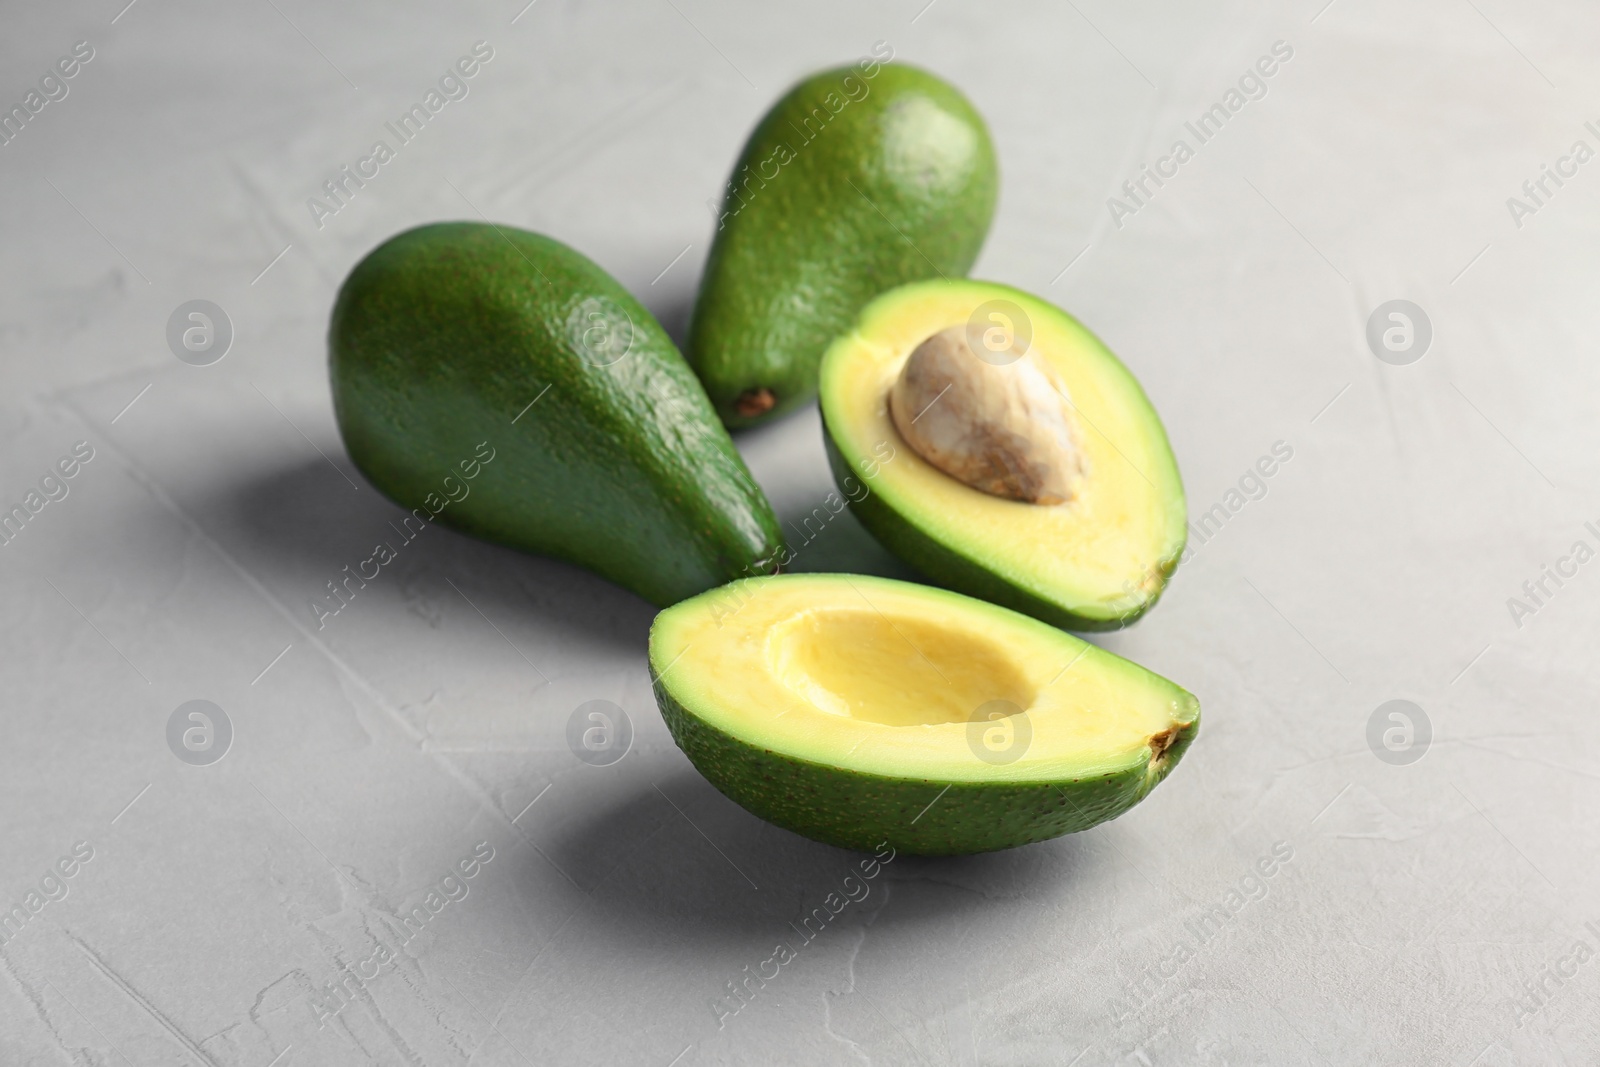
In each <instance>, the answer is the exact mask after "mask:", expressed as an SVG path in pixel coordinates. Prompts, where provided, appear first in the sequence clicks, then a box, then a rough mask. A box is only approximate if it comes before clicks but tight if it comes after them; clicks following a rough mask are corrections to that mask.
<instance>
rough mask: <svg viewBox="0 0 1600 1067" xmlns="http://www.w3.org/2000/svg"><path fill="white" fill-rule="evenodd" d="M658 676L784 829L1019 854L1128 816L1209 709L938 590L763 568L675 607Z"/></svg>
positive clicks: (724, 770)
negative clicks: (767, 573)
mask: <svg viewBox="0 0 1600 1067" xmlns="http://www.w3.org/2000/svg"><path fill="white" fill-rule="evenodd" d="M650 674H651V678H652V680H653V682H654V684H655V693H656V701H657V703H658V705H659V706H660V708H661V713H662V716H663V717H664V718H665V720H666V723H667V727H668V729H669V730H671V732H672V737H673V739H674V740H675V741H676V742H677V743H678V746H679V747H680V748H682V749H683V751H684V752H685V754H687V755H688V757H689V760H690V761H691V762H692V763H693V764H694V765H695V767H696V768H697V769H698V770H699V771H700V773H701V774H703V775H705V777H706V778H707V779H708V780H709V781H710V782H711V784H712V785H714V786H716V787H717V789H719V790H721V791H722V793H724V794H725V795H726V796H728V797H729V798H730V799H732V800H733V801H734V802H736V803H738V804H740V805H741V806H743V807H744V808H746V809H748V810H749V811H751V812H753V813H754V814H756V815H758V816H760V817H761V818H763V819H766V820H767V821H768V822H772V823H775V824H777V825H778V826H782V827H785V828H786V829H789V830H793V831H794V832H796V833H799V834H803V835H804V836H806V837H810V838H813V839H815V840H818V841H824V842H827V843H829V844H833V845H839V846H842V847H844V848H854V849H862V850H871V849H874V848H877V847H878V846H880V845H881V844H883V843H885V842H887V843H888V844H889V845H890V846H891V847H893V848H895V849H896V850H898V851H901V852H908V853H912V854H917V855H935V856H937V855H960V854H965V853H972V852H988V851H992V850H994V849H1001V848H1011V847H1013V846H1015V845H1022V844H1026V843H1028V842H1031V841H1043V840H1045V839H1047V838H1052V837H1056V836H1059V835H1061V834H1066V833H1072V832H1074V831H1078V830H1086V829H1088V828H1089V827H1091V826H1095V825H1096V824H1098V823H1101V822H1104V821H1106V820H1107V819H1112V818H1115V817H1116V816H1118V815H1120V814H1122V813H1123V812H1125V811H1127V810H1128V809H1129V808H1131V807H1133V805H1135V804H1136V803H1138V802H1139V801H1140V800H1141V799H1142V798H1143V797H1144V796H1145V795H1146V794H1147V793H1149V792H1150V790H1151V789H1153V788H1154V787H1155V785H1156V783H1158V782H1160V781H1161V780H1162V779H1163V778H1165V777H1166V776H1167V774H1168V773H1169V772H1170V771H1171V770H1172V768H1173V767H1174V766H1176V765H1177V762H1178V759H1179V758H1180V757H1181V756H1182V755H1183V752H1184V750H1185V749H1186V748H1188V746H1189V743H1190V742H1191V741H1192V740H1193V739H1194V736H1195V733H1196V731H1197V730H1198V729H1199V725H1200V705H1199V702H1198V701H1197V700H1195V698H1194V697H1193V696H1191V695H1190V694H1189V693H1187V692H1185V691H1184V690H1183V689H1181V688H1180V687H1178V686H1177V685H1174V684H1173V683H1172V682H1169V681H1167V680H1166V679H1165V678H1162V677H1160V676H1158V675H1156V674H1153V673H1151V672H1150V671H1147V670H1145V669H1144V668H1143V667H1140V666H1138V665H1137V664H1134V663H1130V662H1129V661H1128V660H1125V659H1122V658H1121V657H1119V656H1116V655H1113V654H1112V653H1110V652H1106V651H1105V650H1103V649H1100V648H1097V647H1095V646H1094V645H1090V644H1087V643H1085V642H1083V641H1081V640H1079V639H1078V638H1076V637H1073V636H1071V635H1069V634H1065V633H1063V632H1061V631H1060V630H1058V629H1055V628H1054V627H1051V626H1047V625H1045V624H1044V623H1041V622H1038V621H1036V620H1034V619H1031V618H1028V617H1026V616H1024V615H1020V614H1018V613H1016V612H1014V611H1010V610H1007V609H1006V608H1001V607H997V606H995V605H993V604H987V603H984V602H982V601H978V600H973V599H971V598H970V597H965V596H961V595H960V594H957V593H951V592H948V591H945V590H942V589H933V588H930V587H928V586H922V585H916V584H913V583H910V582H900V581H893V580H890V579H887V578H871V577H867V576H864V575H854V574H818V575H812V574H796V575H781V576H777V577H768V578H752V579H748V580H744V581H739V582H735V583H733V584H731V585H726V586H723V587H721V588H719V589H713V590H711V591H710V592H707V593H702V594H701V595H699V596H697V597H694V598H693V599H691V600H686V601H684V602H682V603H680V604H677V605H675V606H673V607H670V608H667V609H666V610H665V611H663V612H661V613H660V614H659V615H657V616H656V620H655V623H654V625H653V626H652V627H651V629H650Z"/></svg>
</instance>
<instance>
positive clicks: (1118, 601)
mask: <svg viewBox="0 0 1600 1067" xmlns="http://www.w3.org/2000/svg"><path fill="white" fill-rule="evenodd" d="M952 327H965V328H966V329H967V331H968V332H969V333H971V334H972V335H973V336H974V337H982V336H984V335H987V334H990V333H993V332H995V331H998V335H999V336H1003V337H1005V338H1007V339H1008V343H1011V340H1010V339H1014V341H1015V343H1016V344H1017V345H1018V346H1019V351H1021V350H1026V352H1027V357H1028V358H1030V359H1035V360H1041V361H1042V363H1043V366H1044V367H1046V368H1047V369H1048V372H1049V373H1050V374H1051V375H1052V376H1053V378H1054V379H1055V381H1057V382H1058V383H1059V389H1058V391H1059V393H1060V394H1061V401H1062V403H1063V405H1064V406H1063V411H1064V412H1065V416H1064V417H1065V418H1066V419H1067V420H1068V421H1069V422H1071V423H1072V424H1073V427H1074V435H1075V442H1074V444H1075V449H1076V456H1075V461H1076V463H1077V464H1078V465H1079V466H1081V474H1080V475H1079V476H1077V478H1076V482H1075V490H1076V491H1075V493H1074V495H1073V497H1072V499H1070V500H1068V501H1066V502H1065V503H1053V504H1040V503H1029V502H1025V501H1023V500H1017V499H1006V498H1004V497H1002V496H998V495H993V494H992V493H990V492H985V491H983V490H980V489H976V488H972V487H971V486H970V485H968V484H966V483H964V482H962V481H959V480H957V478H956V477H953V476H952V475H950V474H947V473H945V471H944V470H942V469H940V468H939V467H935V466H933V465H932V464H931V463H929V462H927V461H926V460H925V459H924V458H923V457H922V456H921V455H920V454H919V453H918V451H917V450H916V449H915V448H913V447H912V446H911V445H909V444H908V443H907V441H906V439H905V437H904V436H902V434H901V433H900V431H899V430H898V429H897V428H896V422H895V419H894V417H893V415H892V413H891V411H890V405H889V392H890V390H891V388H892V387H894V385H895V383H896V382H897V381H898V380H899V378H900V375H901V371H902V368H903V367H904V366H905V365H906V362H907V360H908V358H909V357H910V356H911V355H912V353H913V351H914V350H917V349H918V348H919V346H922V345H923V344H924V342H927V341H929V340H930V339H932V338H934V337H935V335H939V334H941V332H945V331H949V330H950V329H951V328H952ZM990 362H997V360H992V359H991V360H990ZM998 362H1004V361H1003V360H999V361H998ZM821 399H822V416H823V420H824V422H825V424H826V427H827V432H826V433H825V435H824V437H825V440H826V443H827V446H828V454H829V459H830V461H831V463H832V465H833V471H834V477H835V479H836V480H837V481H838V482H839V483H840V488H841V489H842V490H843V491H844V495H845V496H846V497H847V498H848V499H849V500H850V505H851V507H852V508H853V509H854V511H855V514H856V515H857V517H858V518H859V519H860V520H861V522H862V524H863V525H864V526H866V527H867V529H868V530H870V531H871V532H872V533H873V535H874V536H876V537H877V538H878V540H879V541H881V542H882V543H883V544H884V545H885V547H887V548H888V549H889V550H890V551H892V552H894V553H895V554H896V555H898V556H900V557H901V558H902V559H904V560H905V561H906V562H908V563H910V564H911V565H912V566H914V567H916V568H918V569H919V570H920V571H922V573H923V574H925V575H927V576H928V577H929V578H930V579H932V580H933V581H935V582H937V583H938V584H940V585H943V586H946V587H948V588H950V589H955V590H957V591H959V592H963V593H968V594H970V595H972V596H977V597H982V598H983V599H985V600H991V601H993V602H995V603H997V604H1004V605H1005V606H1007V607H1010V608H1015V609H1016V610H1018V611H1022V612H1025V613H1027V614H1029V615H1032V616H1034V617H1036V618H1039V619H1043V620H1045V621H1046V622H1050V623H1052V624H1054V625H1057V626H1062V627H1065V628H1067V629H1072V630H1112V629H1117V628H1120V627H1123V626H1126V625H1128V624H1130V623H1131V622H1133V621H1134V620H1135V619H1137V618H1138V617H1139V616H1140V615H1142V614H1143V613H1144V612H1145V611H1147V610H1148V609H1149V608H1150V607H1151V606H1152V605H1153V604H1154V603H1155V602H1156V599H1157V598H1158V597H1159V596H1160V595H1161V591H1162V589H1163V588H1164V587H1165V585H1166V581H1167V578H1168V577H1169V576H1170V575H1171V574H1172V572H1173V570H1174V569H1175V568H1176V567H1177V565H1178V558H1179V556H1180V555H1181V554H1182V552H1183V547H1184V540H1185V536H1186V525H1187V512H1186V507H1185V503H1184V495H1183V483H1182V481H1181V480H1180V478H1179V476H1178V465H1177V462H1176V461H1175V460H1174V459H1173V456H1172V449H1171V447H1170V446H1169V445H1168V443H1167V434H1166V430H1165V429H1164V428H1163V427H1162V425H1161V420H1160V418H1158V417H1157V415H1156V412H1155V409H1154V408H1153V407H1152V406H1151V404H1150V401H1149V399H1148V398H1147V397H1146V396H1145V394H1144V390H1143V389H1141V388H1140V386H1139V383H1138V382H1137V381H1136V380H1135V379H1134V377H1133V375H1132V374H1131V373H1129V371H1128V369H1127V368H1126V367H1124V366H1123V365H1122V363H1121V362H1120V361H1119V360H1118V359H1117V358H1116V356H1114V355H1112V354H1111V352H1110V350H1108V349H1107V348H1106V346H1105V345H1104V344H1102V343H1101V342H1100V340H1099V339H1098V338H1097V337H1095V336H1094V334H1092V333H1090V332H1089V331H1088V330H1087V329H1086V328H1085V327H1084V326H1083V325H1082V324H1081V323H1079V322H1078V321H1077V320H1076V319H1074V318H1073V317H1072V316H1071V315H1068V314H1067V313H1066V312H1064V311H1062V310H1061V309H1060V308H1058V307H1055V306H1054V305H1052V304H1049V303H1046V302H1045V301H1043V300H1040V299H1038V298H1037V297H1033V296H1030V295H1028V294H1027V293H1024V292H1022V291H1020V290H1018V289H1013V288H1011V287H1010V286H1005V285H997V284H994V283H991V282H977V281H929V282H918V283H914V284H911V285H905V286H901V287H900V288H897V289H893V290H890V291H889V292H887V293H885V294H883V295H882V296H880V297H878V298H877V299H876V300H874V301H872V302H871V303H870V304H868V305H867V306H866V308H864V309H863V311H862V313H861V316H860V318H859V319H858V320H857V321H856V324H855V327H854V328H853V329H852V330H850V331H849V332H848V333H846V334H843V335H842V336H840V337H839V338H837V339H836V340H835V341H834V342H833V343H832V345H831V346H830V347H829V348H828V351H827V353H826V355H825V356H824V357H823V360H822V370H821ZM938 403H941V404H949V403H951V400H950V398H948V397H946V398H943V399H940V400H939V401H938ZM919 406H920V404H919ZM862 486H865V487H866V490H867V491H866V492H865V493H863V492H862V491H861V487H862Z"/></svg>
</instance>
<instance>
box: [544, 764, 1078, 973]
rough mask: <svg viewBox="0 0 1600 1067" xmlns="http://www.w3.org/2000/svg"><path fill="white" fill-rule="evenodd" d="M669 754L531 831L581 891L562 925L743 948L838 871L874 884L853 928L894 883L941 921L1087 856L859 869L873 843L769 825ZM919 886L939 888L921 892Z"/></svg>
mask: <svg viewBox="0 0 1600 1067" xmlns="http://www.w3.org/2000/svg"><path fill="white" fill-rule="evenodd" d="M672 762H673V763H674V764H676V766H674V767H670V768H666V769H663V768H662V767H660V766H659V765H658V766H655V767H647V766H644V765H643V763H644V761H641V762H640V764H638V765H636V766H635V767H634V768H633V773H632V774H630V775H629V779H630V780H629V781H628V782H627V783H626V784H618V786H617V787H616V788H613V789H611V790H609V791H608V792H607V794H606V796H605V798H604V799H603V800H602V802H601V803H599V804H596V805H586V806H584V807H583V808H582V809H581V810H575V811H573V812H572V813H571V814H570V817H569V818H566V819H564V820H561V821H558V822H556V823H553V824H550V825H547V826H545V827H543V828H541V829H540V830H539V831H537V832H536V833H530V839H531V840H533V841H534V842H535V844H537V845H538V846H539V848H540V849H541V850H542V851H544V852H545V854H546V855H547V856H548V857H549V858H550V859H551V860H552V861H553V862H555V863H556V864H557V865H559V866H560V867H561V868H562V870H563V871H565V872H566V873H567V874H568V876H569V877H571V878H572V879H573V881H575V882H576V883H578V885H579V886H580V887H581V888H582V890H583V891H584V892H585V893H586V894H588V897H587V903H586V904H585V906H584V907H583V908H581V909H580V911H579V912H578V914H577V915H576V917H575V918H574V920H573V927H574V928H575V929H574V930H573V931H572V932H571V936H573V937H575V938H579V939H582V940H584V941H603V942H606V943H615V944H618V945H637V944H639V943H640V942H641V939H648V935H649V933H650V932H651V931H659V930H663V929H679V930H681V929H689V930H692V931H693V932H694V937H695V938H696V940H698V941H706V940H710V941H717V942H727V943H730V944H738V945H747V944H749V943H750V942H751V941H752V939H753V940H755V941H758V942H759V941H761V940H762V939H763V938H770V937H773V936H781V935H782V934H783V932H784V930H785V929H787V924H788V923H789V922H791V921H793V922H796V923H798V922H800V921H801V919H802V918H803V917H804V916H805V915H807V914H810V913H811V911H812V909H814V908H819V907H823V902H824V899H825V898H827V897H828V895H829V894H830V893H838V894H839V895H840V897H844V896H846V887H845V885H844V879H845V877H846V876H854V877H855V878H856V879H857V883H856V884H858V885H859V884H865V885H866V886H867V887H868V890H869V891H868V893H867V895H866V896H865V897H864V898H863V899H861V900H860V901H859V902H853V903H850V904H848V905H846V906H845V907H844V908H843V910H842V911H841V912H840V913H839V915H838V920H839V921H840V923H841V925H850V926H853V925H856V924H858V923H859V922H860V921H861V919H862V917H863V916H864V915H866V914H867V913H871V912H876V911H877V910H878V909H879V908H880V907H882V906H883V905H884V903H885V902H886V901H887V900H888V898H889V897H890V896H891V894H894V895H899V896H900V897H901V898H902V899H904V898H905V895H906V894H908V893H910V894H912V895H913V896H914V897H915V898H917V899H916V900H915V901H914V902H913V903H911V904H907V905H903V906H902V907H901V908H900V909H899V913H898V914H899V920H897V921H900V920H903V921H907V922H913V923H924V922H925V923H930V924H943V923H947V921H948V918H949V915H950V913H951V912H952V911H960V910H964V909H967V908H970V907H971V906H972V905H973V902H974V901H976V900H979V899H980V898H986V899H989V900H991V901H992V900H994V899H995V898H996V897H1003V896H1016V897H1018V898H1021V897H1024V896H1026V894H1027V892H1028V887H1027V882H1028V881H1029V880H1030V878H1033V877H1037V878H1041V879H1048V880H1050V881H1051V882H1059V881H1060V880H1061V879H1063V878H1070V877H1072V875H1073V873H1074V872H1075V871H1077V870H1078V869H1079V868H1080V867H1081V864H1082V863H1083V862H1085V861H1086V858H1087V856H1088V852H1087V851H1086V850H1085V846H1084V845H1083V844H1082V843H1081V838H1082V835H1073V836H1071V837H1067V838H1062V839H1057V840H1055V841H1045V842H1040V843H1038V844H1034V845H1026V846H1023V847H1021V848H1016V849H1008V850H1006V851H1003V852H991V853H982V854H979V855H974V856H952V857H918V856H908V855H900V856H897V857H895V858H894V859H893V860H892V861H891V862H889V863H885V864H881V865H880V866H879V868H878V870H877V873H876V877H875V878H873V879H870V880H869V879H862V878H861V868H860V864H861V863H862V861H864V860H870V859H872V856H871V854H870V853H866V852H854V851H851V850H848V849H842V848H835V847H833V846H831V845H824V844H820V843H818V842H815V841H811V840H809V839H807V838H804V837H801V836H800V835H799V834H794V833H791V832H789V831H787V830H783V829H780V828H778V827H776V826H773V825H771V824H769V823H767V822H764V821H763V820H761V819H759V818H757V817H756V816H754V815H752V814H750V813H749V812H746V811H744V810H743V809H742V808H740V807H739V806H738V805H736V804H734V803H733V802H732V801H730V800H728V799H727V798H726V797H723V796H722V795H721V794H720V793H717V792H716V790H715V789H714V788H713V787H712V786H711V785H710V784H709V783H707V782H706V781H705V780H704V779H703V778H701V777H700V775H699V774H698V773H697V772H696V771H695V770H694V769H693V768H692V767H691V766H689V765H688V764H687V762H686V761H682V760H680V759H674V760H673V761H672ZM652 774H654V775H655V777H652ZM927 888H933V889H935V890H936V891H933V892H920V891H919V890H920V889H927ZM947 890H948V891H947ZM856 892H857V894H858V895H859V893H860V890H859V889H857V890H856Z"/></svg>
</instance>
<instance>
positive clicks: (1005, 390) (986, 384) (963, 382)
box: [889, 326, 1086, 505]
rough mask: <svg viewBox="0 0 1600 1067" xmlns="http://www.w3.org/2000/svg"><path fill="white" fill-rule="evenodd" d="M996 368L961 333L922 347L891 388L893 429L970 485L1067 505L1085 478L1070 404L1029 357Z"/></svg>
mask: <svg viewBox="0 0 1600 1067" xmlns="http://www.w3.org/2000/svg"><path fill="white" fill-rule="evenodd" d="M1006 355H1007V356H1008V357H1011V356H1014V357H1015V358H1010V359H1009V360H1008V361H1006V362H1000V363H997V362H991V361H989V360H986V359H983V358H981V357H980V356H979V355H978V354H977V353H976V352H974V351H973V349H972V345H971V341H970V340H969V338H968V336H967V330H966V328H965V327H964V326H950V327H948V328H946V329H943V330H940V331H939V332H938V333H935V334H934V335H933V336H931V337H929V338H928V339H927V340H925V341H923V342H922V343H921V344H920V345H918V346H917V347H916V349H915V350H914V351H913V352H912V353H911V355H910V357H909V358H907V359H906V362H905V365H904V366H903V367H902V368H901V370H900V374H899V376H898V377H897V378H896V379H895V382H894V385H893V386H891V387H890V389H889V414H890V417H891V418H892V419H893V420H894V425H895V429H897V430H899V431H900V436H901V437H903V438H905V440H906V443H907V444H908V445H910V446H911V448H912V450H914V451H915V452H916V453H917V454H918V455H919V456H921V457H922V458H923V459H925V460H927V461H928V462H929V463H930V464H932V465H933V466H934V467H937V468H938V469H939V470H941V471H943V472H944V473H946V474H948V475H950V477H952V478H954V479H956V480H957V481H959V482H961V483H962V484H964V485H967V486H970V487H971V488H973V489H976V490H978V491H980V492H984V493H988V494H990V495H991V496H997V497H1001V498H1003V499H1006V500H1018V501H1022V502H1025V503H1029V504H1043V505H1054V504H1065V503H1068V502H1069V501H1071V500H1072V498H1073V497H1074V496H1075V495H1077V494H1076V485H1077V482H1078V481H1079V479H1081V478H1082V477H1083V475H1084V474H1085V473H1086V472H1085V469H1084V460H1083V453H1082V450H1081V449H1080V448H1079V447H1078V443H1077V433H1076V427H1075V425H1074V420H1073V416H1072V412H1071V410H1070V405H1069V404H1068V402H1067V400H1066V396H1065V394H1064V392H1063V391H1062V389H1061V387H1060V386H1059V384H1058V383H1057V382H1056V380H1055V377H1054V375H1053V374H1052V373H1051V372H1050V369H1049V368H1048V367H1047V366H1046V365H1045V363H1044V361H1043V360H1042V359H1040V358H1039V357H1038V356H1036V355H1035V354H1033V353H1032V352H1031V351H1026V350H1024V351H1013V352H1010V353H1007V354H1006Z"/></svg>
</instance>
